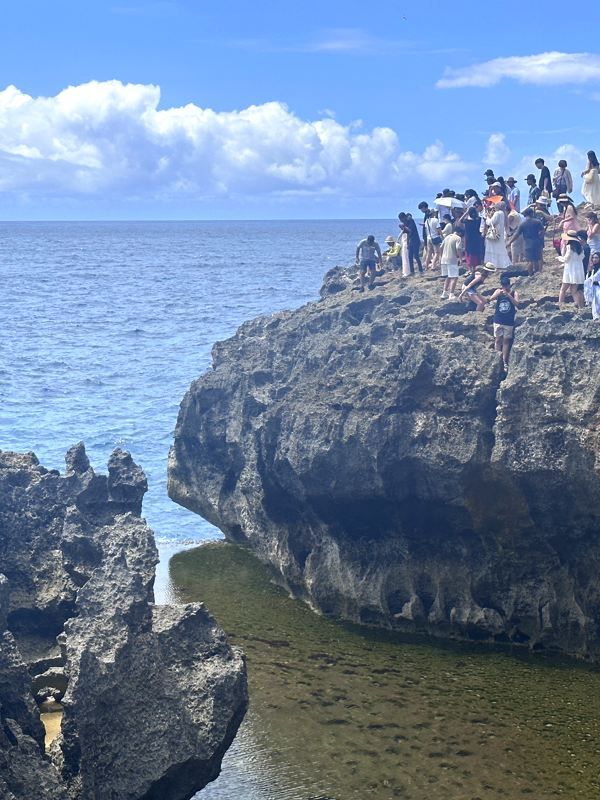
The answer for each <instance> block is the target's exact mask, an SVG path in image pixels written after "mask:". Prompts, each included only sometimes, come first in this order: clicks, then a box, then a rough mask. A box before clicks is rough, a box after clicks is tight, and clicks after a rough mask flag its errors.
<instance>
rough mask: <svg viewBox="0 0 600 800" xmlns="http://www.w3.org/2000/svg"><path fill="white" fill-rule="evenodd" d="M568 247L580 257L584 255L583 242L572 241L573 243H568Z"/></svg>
mask: <svg viewBox="0 0 600 800" xmlns="http://www.w3.org/2000/svg"><path fill="white" fill-rule="evenodd" d="M567 246H568V247H570V248H571V250H574V251H575V252H576V253H577V255H578V256H580V255H581V254H582V253H583V247H582V245H581V242H574V241H573V240H572V239H571V241H569V242H567Z"/></svg>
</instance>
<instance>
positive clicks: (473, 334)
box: [169, 269, 600, 659]
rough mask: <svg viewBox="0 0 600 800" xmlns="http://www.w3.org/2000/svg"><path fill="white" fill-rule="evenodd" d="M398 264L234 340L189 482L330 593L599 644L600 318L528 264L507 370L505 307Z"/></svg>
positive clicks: (350, 603)
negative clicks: (495, 333)
mask: <svg viewBox="0 0 600 800" xmlns="http://www.w3.org/2000/svg"><path fill="white" fill-rule="evenodd" d="M488 283H490V281H488ZM492 283H493V285H494V288H495V285H497V282H496V281H493V279H492ZM378 284H379V285H378V286H376V288H375V290H374V291H372V292H370V293H367V294H364V295H357V294H356V293H355V292H354V291H353V290H352V288H351V287H352V276H348V275H347V274H344V273H343V271H340V270H336V271H332V272H331V273H329V274H328V275H327V280H326V284H325V286H324V289H323V290H322V299H321V301H320V302H318V303H311V304H308V305H306V306H304V307H303V308H300V309H298V310H297V311H294V312H284V313H280V314H276V315H274V316H271V317H263V318H259V319H256V320H254V321H252V322H248V323H246V324H244V325H242V327H241V328H240V329H239V331H238V332H237V334H236V335H235V336H234V337H233V338H231V339H229V340H228V341H226V342H219V343H218V344H216V345H215V347H214V350H213V369H212V370H211V371H209V372H208V373H207V374H205V375H204V376H202V377H201V378H200V379H199V380H196V381H195V382H194V383H193V384H192V386H191V388H190V390H189V391H188V393H187V394H186V396H185V398H184V399H183V402H182V404H181V409H180V413H179V418H178V422H177V428H176V431H175V441H174V445H173V448H172V450H171V454H170V461H169V494H170V496H171V497H172V498H173V499H174V500H176V501H177V502H179V503H181V504H182V505H184V506H186V507H187V508H190V509H192V510H193V511H196V512H197V513H199V514H201V515H202V516H204V517H205V518H206V519H208V520H209V521H210V522H212V523H213V524H215V525H217V526H218V527H219V528H220V529H221V530H222V531H223V532H224V533H225V536H226V537H227V538H228V539H230V540H231V541H234V542H239V543H245V544H247V545H249V546H250V547H251V548H252V549H253V550H254V551H255V552H256V553H257V554H258V555H259V557H260V558H261V559H263V560H264V561H266V562H270V563H271V564H272V565H273V566H274V567H275V568H276V569H277V570H278V572H279V574H280V575H281V579H282V581H283V582H284V583H285V584H286V585H287V586H288V587H289V588H290V590H291V591H292V592H293V593H295V594H296V595H297V596H299V597H302V598H304V599H306V600H307V601H308V602H310V603H311V604H312V605H313V606H314V607H315V608H317V609H319V610H321V611H323V612H325V613H328V614H332V615H336V616H340V617H343V618H346V619H350V620H353V621H357V622H363V623H373V624H377V625H384V626H388V627H393V628H399V629H407V630H415V629H417V630H423V631H427V632H429V633H432V634H436V635H440V636H451V637H459V638H474V639H483V640H490V641H498V642H512V643H515V644H523V645H526V646H528V647H530V648H541V647H546V648H555V649H559V650H562V651H564V652H566V653H569V654H573V655H577V656H581V657H589V658H594V659H597V658H598V657H599V656H600V626H599V621H600V577H599V576H600V542H599V540H598V526H597V519H598V516H599V515H600V481H599V472H600V463H599V456H598V453H599V452H600V411H599V402H598V401H599V399H600V370H599V369H598V353H599V352H600V326H598V325H597V323H594V322H593V321H592V320H591V315H590V314H589V311H588V312H583V313H578V312H575V311H570V310H569V311H559V309H558V307H557V305H556V302H555V301H556V299H557V293H558V286H559V284H560V274H559V272H558V271H557V272H556V275H554V274H553V273H552V270H551V269H550V270H548V271H547V272H546V273H545V274H543V275H541V276H537V277H535V278H531V279H525V280H524V281H522V286H521V294H522V298H523V299H524V303H523V309H522V311H521V312H520V314H519V319H520V321H521V323H522V324H521V325H520V327H519V328H518V330H517V334H516V344H515V347H514V350H513V354H512V358H511V366H510V371H509V373H508V377H506V379H505V376H504V374H503V372H502V371H501V363H500V360H499V358H498V355H497V354H496V353H494V352H493V349H492V343H493V338H492V325H491V315H490V314H489V313H485V314H475V313H468V312H467V311H466V308H465V307H464V306H463V305H461V304H460V303H450V302H444V301H440V300H439V298H438V292H439V284H438V283H436V282H435V281H433V280H431V279H427V278H414V279H412V280H411V281H408V282H407V281H406V280H403V279H401V278H398V277H396V276H392V277H390V276H386V278H385V279H384V280H383V281H382V280H380V281H379V282H378ZM554 284H555V285H556V290H554Z"/></svg>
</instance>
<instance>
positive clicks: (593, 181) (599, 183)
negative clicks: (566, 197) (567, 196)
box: [581, 150, 600, 206]
mask: <svg viewBox="0 0 600 800" xmlns="http://www.w3.org/2000/svg"><path fill="white" fill-rule="evenodd" d="M587 157H588V163H587V169H585V170H584V171H583V172H582V173H581V177H582V178H583V186H582V187H581V194H582V195H583V197H584V200H585V201H586V203H591V204H592V205H593V206H600V176H599V175H598V173H599V172H600V164H599V163H598V159H597V158H596V153H594V151H593V150H589V151H588V154H587Z"/></svg>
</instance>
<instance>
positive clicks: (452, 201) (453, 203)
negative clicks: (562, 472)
mask: <svg viewBox="0 0 600 800" xmlns="http://www.w3.org/2000/svg"><path fill="white" fill-rule="evenodd" d="M433 204H434V206H440V207H441V208H464V207H465V204H464V203H463V201H462V200H457V199H456V197H438V198H436V199H435V200H434V201H433Z"/></svg>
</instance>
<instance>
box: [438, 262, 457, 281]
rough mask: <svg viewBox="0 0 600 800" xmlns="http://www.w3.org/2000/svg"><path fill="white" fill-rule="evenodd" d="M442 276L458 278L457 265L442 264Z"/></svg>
mask: <svg viewBox="0 0 600 800" xmlns="http://www.w3.org/2000/svg"><path fill="white" fill-rule="evenodd" d="M441 267H442V275H445V276H446V277H447V278H458V264H442V265H441Z"/></svg>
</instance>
